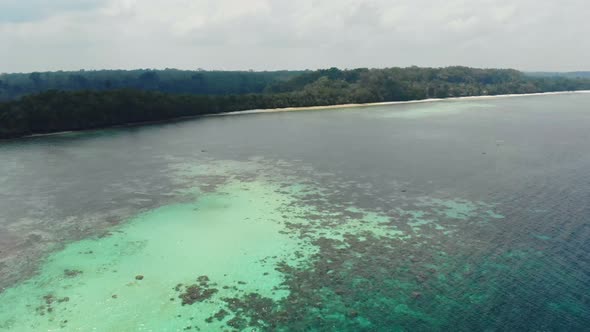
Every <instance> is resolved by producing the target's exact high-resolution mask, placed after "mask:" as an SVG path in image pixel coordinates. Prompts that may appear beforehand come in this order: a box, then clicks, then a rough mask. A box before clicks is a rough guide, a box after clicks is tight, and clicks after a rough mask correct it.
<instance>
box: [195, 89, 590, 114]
mask: <svg viewBox="0 0 590 332" xmlns="http://www.w3.org/2000/svg"><path fill="white" fill-rule="evenodd" d="M581 93H590V90H579V91H556V92H539V93H523V94H507V95H486V96H468V97H449V98H429V99H418V100H407V101H388V102H381V103H365V104H340V105H327V106H308V107H285V108H270V109H254V110H247V111H236V112H227V113H218V114H209V115H206V116H227V115H241V114H258V113H275V112H293V111H309V110H327V109H340V108H353V107H372V106H386V105H402V104H419V103H432V102H439V101H450V100H482V99H496V98H514V97H530V96H547V95H568V94H581Z"/></svg>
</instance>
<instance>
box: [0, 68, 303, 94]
mask: <svg viewBox="0 0 590 332" xmlns="http://www.w3.org/2000/svg"><path fill="white" fill-rule="evenodd" d="M301 73H302V72H298V71H274V72H248V71H203V70H196V71H191V70H177V69H165V70H149V69H139V70H97V71H84V70H82V71H77V72H65V71H59V72H45V73H38V72H35V73H27V74H0V101H2V100H4V101H6V100H12V99H17V98H19V97H22V96H25V95H29V94H33V93H39V92H43V91H47V90H63V91H79V90H93V91H108V90H117V89H136V90H142V91H160V92H165V93H175V94H201V95H226V94H245V93H262V92H264V89H265V88H266V87H267V86H268V85H269V84H272V83H273V82H277V81H281V80H288V79H290V78H292V77H294V76H297V75H299V74H301Z"/></svg>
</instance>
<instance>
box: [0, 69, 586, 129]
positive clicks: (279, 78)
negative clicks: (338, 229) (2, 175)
mask: <svg viewBox="0 0 590 332" xmlns="http://www.w3.org/2000/svg"><path fill="white" fill-rule="evenodd" d="M169 74H171V75H169ZM176 74H178V75H179V76H175V75H176ZM15 75H16V74H15ZM54 75H55V76H54ZM5 77H6V76H2V78H5ZM9 77H10V80H9V81H8V82H9V83H7V82H6V81H4V80H2V81H0V91H8V90H10V91H13V92H14V87H16V86H21V85H19V84H21V83H18V82H26V84H25V83H23V84H24V85H22V86H23V87H25V88H22V90H20V93H21V94H23V96H22V97H20V99H13V100H9V101H5V102H2V103H0V138H11V137H19V136H24V135H30V134H37V133H51V132H57V131H67V130H81V129H89V128H101V127H108V126H114V125H122V124H131V123H140V122H146V121H160V120H166V119H172V118H178V117H184V116H195V115H203V114H215V113H221V112H232V111H240V110H249V109H267V108H281V107H302V106H323V105H334V104H348V103H367V102H385V101H406V100H419V99H426V98H446V97H463V96H478V95H498V94H521V93H536V92H548V91H573V90H586V89H590V79H584V78H575V79H574V78H567V77H556V76H530V75H525V74H523V73H521V72H519V71H516V70H511V69H475V68H467V67H448V68H418V67H409V68H387V69H367V68H361V69H352V70H340V69H337V68H330V69H324V70H316V71H304V72H263V73H255V72H182V71H178V72H177V71H173V70H168V71H133V72H125V71H115V72H89V73H88V74H86V72H83V74H80V75H77V74H76V75H73V74H66V73H51V74H47V73H45V74H42V73H32V74H28V75H25V74H18V75H16V76H9ZM58 78H59V79H58ZM186 80H189V81H190V82H192V83H191V84H192V85H190V84H189V85H188V86H183V84H182V82H186ZM59 82H61V83H59ZM98 82H103V83H102V85H100V84H99V83H98ZM60 84H62V85H60ZM97 84H98V85H97ZM7 87H8V88H7ZM48 87H53V89H49V90H48V89H47V88H48ZM2 89H4V90H2ZM11 89H12V90H11ZM35 91H38V92H36V93H35Z"/></svg>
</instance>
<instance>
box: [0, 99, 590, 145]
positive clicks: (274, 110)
mask: <svg viewBox="0 0 590 332" xmlns="http://www.w3.org/2000/svg"><path fill="white" fill-rule="evenodd" d="M587 93H588V94H590V90H574V91H554V92H537V93H523V94H505V95H482V96H466V97H449V98H429V99H416V100H406V101H386V102H378V103H361V104H339V105H325V106H302V107H284V108H268V109H253V110H245V111H235V112H226V113H215V114H199V115H189V116H183V117H179V118H171V119H164V120H156V121H144V122H134V123H126V124H120V125H114V126H109V127H101V128H88V129H81V130H67V131H60V132H54V133H41V134H32V135H26V136H20V137H14V138H2V139H0V142H1V141H11V140H18V139H23V138H39V137H46V136H58V135H64V134H71V133H79V132H85V131H93V130H104V129H114V128H121V127H135V126H143V125H150V124H159V123H171V122H174V121H183V120H190V119H196V118H201V117H218V116H232V115H247V114H262V113H279V112H296V111H321V110H331V109H348V108H355V107H374V106H387V105H404V104H421V103H433V102H441V101H456V100H484V99H496V98H497V99H499V98H514V97H531V96H548V95H569V94H587Z"/></svg>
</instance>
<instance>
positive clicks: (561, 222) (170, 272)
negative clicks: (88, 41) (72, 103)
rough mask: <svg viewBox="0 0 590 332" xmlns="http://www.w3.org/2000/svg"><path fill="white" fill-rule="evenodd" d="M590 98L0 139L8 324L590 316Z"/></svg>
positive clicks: (344, 322) (548, 324)
mask: <svg viewBox="0 0 590 332" xmlns="http://www.w3.org/2000/svg"><path fill="white" fill-rule="evenodd" d="M588 106H590V98H588V97H587V96H580V95H572V96H543V97H530V98H518V99H510V98H507V99H502V100H485V101H481V102H480V101H477V102H473V101H469V102H461V101H458V102H437V103H430V104H424V105H396V106H387V107H376V108H372V109H367V108H359V109H347V110H342V111H339V110H335V111H322V112H303V113H289V114H264V115H249V116H235V117H224V118H208V119H200V120H195V121H187V122H179V123H174V124H168V125H156V126H148V127H142V128H126V129H117V130H106V131H96V132H88V133H81V134H77V135H64V136H54V137H41V138H35V139H28V140H20V141H11V142H3V143H0V158H2V163H1V164H0V185H1V186H0V211H2V212H1V213H0V272H1V273H0V286H1V289H2V292H1V293H0V330H6V331H93V330H94V331H184V330H186V331H189V330H194V331H223V330H228V331H234V330H236V331H242V330H244V331H254V330H269V331H302V330H307V331H433V330H435V331H436V330H441V331H443V330H444V331H448V330H457V331H505V330H519V331H527V330H530V331H577V330H584V329H586V327H587V326H590V307H589V305H590V299H589V298H588V292H586V291H585V290H587V289H589V288H588V286H589V282H590V280H589V279H590V277H589V276H590V261H589V260H588V256H587V254H586V252H587V249H588V248H590V247H589V245H590V242H589V241H590V229H589V228H588V227H587V225H588V223H587V216H588V215H590V211H588V210H587V209H588V208H587V204H586V202H587V199H588V198H590V197H588V195H589V194H588V193H589V192H590V191H588V190H587V186H588V184H590V182H589V179H590V174H588V169H590V168H589V167H588V166H590V159H589V157H588V156H590V154H589V153H588V152H590V151H588V150H589V148H588V146H587V144H586V142H587V139H589V138H590V134H589V133H588V132H587V130H586V128H587V126H588V125H590V114H587V112H586V110H587V109H588ZM556 108H559V109H560V112H561V113H560V117H558V118H556V117H555V109H556ZM549 129H550V130H549Z"/></svg>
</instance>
